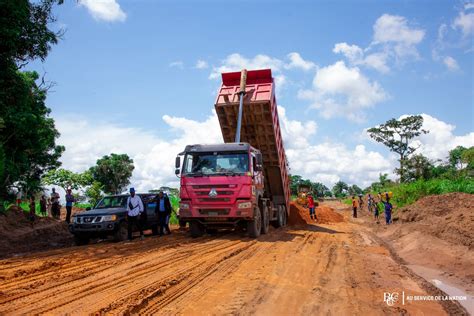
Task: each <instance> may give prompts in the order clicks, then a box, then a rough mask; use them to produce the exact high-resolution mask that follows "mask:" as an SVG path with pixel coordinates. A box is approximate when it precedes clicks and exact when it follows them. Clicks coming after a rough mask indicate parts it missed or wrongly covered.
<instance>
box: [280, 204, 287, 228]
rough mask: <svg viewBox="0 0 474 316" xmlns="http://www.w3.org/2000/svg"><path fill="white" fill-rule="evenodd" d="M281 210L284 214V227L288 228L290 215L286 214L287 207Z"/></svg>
mask: <svg viewBox="0 0 474 316" xmlns="http://www.w3.org/2000/svg"><path fill="white" fill-rule="evenodd" d="M281 210H282V213H283V225H282V226H283V227H285V226H286V224H288V213H287V212H286V206H282V207H281Z"/></svg>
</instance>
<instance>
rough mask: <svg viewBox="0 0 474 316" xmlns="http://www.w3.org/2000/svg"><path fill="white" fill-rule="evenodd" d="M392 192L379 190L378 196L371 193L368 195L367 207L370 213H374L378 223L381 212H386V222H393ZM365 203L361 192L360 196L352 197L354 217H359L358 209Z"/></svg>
mask: <svg viewBox="0 0 474 316" xmlns="http://www.w3.org/2000/svg"><path fill="white" fill-rule="evenodd" d="M390 194H391V193H389V192H385V193H383V194H382V193H381V192H379V193H378V194H377V197H376V198H375V197H373V196H372V194H370V193H369V194H368V195H367V208H368V210H369V213H373V214H374V219H375V221H376V223H377V224H378V223H379V214H380V213H382V212H383V213H385V223H386V224H387V225H390V224H392V210H393V205H392V203H390V198H391V196H390ZM363 203H364V200H363V196H362V194H359V196H358V198H356V196H353V197H352V216H353V217H354V218H357V209H362V205H363Z"/></svg>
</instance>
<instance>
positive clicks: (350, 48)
mask: <svg viewBox="0 0 474 316" xmlns="http://www.w3.org/2000/svg"><path fill="white" fill-rule="evenodd" d="M332 51H333V52H334V53H336V54H343V55H344V56H345V57H346V58H347V60H348V61H349V62H350V63H351V64H352V65H355V66H359V65H362V66H366V67H369V68H373V69H375V70H377V71H379V72H381V73H387V72H389V71H390V68H389V67H388V65H387V59H388V54H387V53H386V52H380V53H373V54H369V55H367V56H364V55H365V53H364V51H363V50H362V48H360V47H359V46H357V45H349V44H347V43H337V44H336V45H335V46H334V49H333V50H332Z"/></svg>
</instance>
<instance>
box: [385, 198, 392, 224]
mask: <svg viewBox="0 0 474 316" xmlns="http://www.w3.org/2000/svg"><path fill="white" fill-rule="evenodd" d="M392 208H393V206H392V203H390V202H385V223H386V224H387V225H390V224H391V223H392Z"/></svg>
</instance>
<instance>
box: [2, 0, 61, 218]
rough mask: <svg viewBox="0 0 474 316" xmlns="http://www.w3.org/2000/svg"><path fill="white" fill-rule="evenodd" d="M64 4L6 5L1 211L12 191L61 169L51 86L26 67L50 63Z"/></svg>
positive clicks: (23, 1) (17, 1) (19, 0)
mask: <svg viewBox="0 0 474 316" xmlns="http://www.w3.org/2000/svg"><path fill="white" fill-rule="evenodd" d="M61 2H62V1H52V0H43V1H34V2H33V3H30V2H29V1H27V0H3V1H0V12H1V14H0V69H1V71H0V130H1V133H0V211H1V210H3V205H4V200H5V199H8V193H9V191H10V189H11V188H12V187H20V188H21V189H23V190H24V191H25V192H26V193H27V194H28V193H32V192H33V191H35V190H39V189H40V184H41V182H40V178H41V176H42V174H43V173H44V172H46V171H48V170H50V169H52V168H56V167H58V166H59V162H58V158H59V157H60V155H61V153H62V152H63V151H64V147H62V146H57V145H56V144H55V140H56V139H57V137H58V136H59V133H58V132H57V130H56V129H55V127H54V121H53V119H52V118H50V117H49V113H50V110H49V109H48V108H47V106H46V105H45V100H46V94H47V90H48V89H47V87H46V84H45V82H44V80H42V82H41V83H40V84H39V85H38V84H37V83H36V82H37V80H38V79H39V76H38V74H37V73H36V72H21V71H20V69H21V68H22V67H23V66H24V65H26V64H27V63H28V62H29V61H31V60H34V59H37V58H39V59H41V60H44V59H45V58H46V56H47V55H48V52H49V50H50V48H51V45H53V44H56V43H57V41H58V37H59V36H60V32H54V31H51V30H50V29H49V28H48V25H49V23H51V22H53V21H54V17H53V16H52V13H51V10H52V7H53V5H54V4H55V3H61Z"/></svg>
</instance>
